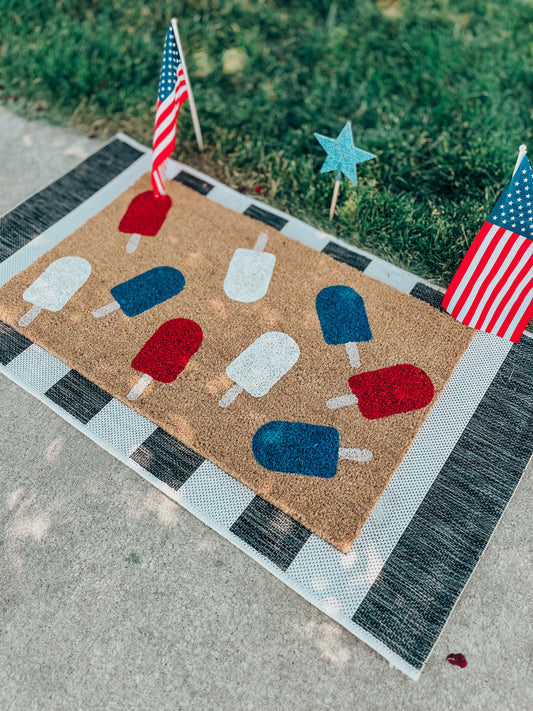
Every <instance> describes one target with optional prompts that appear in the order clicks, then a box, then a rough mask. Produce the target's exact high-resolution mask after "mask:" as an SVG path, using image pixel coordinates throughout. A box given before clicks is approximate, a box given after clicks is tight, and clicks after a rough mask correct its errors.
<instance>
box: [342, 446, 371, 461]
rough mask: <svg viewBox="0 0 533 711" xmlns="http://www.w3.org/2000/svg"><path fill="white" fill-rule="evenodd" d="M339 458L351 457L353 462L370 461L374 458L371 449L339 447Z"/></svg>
mask: <svg viewBox="0 0 533 711" xmlns="http://www.w3.org/2000/svg"><path fill="white" fill-rule="evenodd" d="M339 459H350V460H351V461H352V462H369V461H370V460H371V459H372V452H371V451H370V450H369V449H354V448H353V447H339Z"/></svg>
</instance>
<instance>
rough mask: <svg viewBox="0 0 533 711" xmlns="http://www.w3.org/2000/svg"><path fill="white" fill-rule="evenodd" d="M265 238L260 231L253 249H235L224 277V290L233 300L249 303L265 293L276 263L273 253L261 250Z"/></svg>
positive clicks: (265, 241) (260, 297)
mask: <svg viewBox="0 0 533 711" xmlns="http://www.w3.org/2000/svg"><path fill="white" fill-rule="evenodd" d="M267 240H268V235H267V234H266V233H265V232H262V233H261V234H260V235H259V237H258V238H257V242H256V243H255V247H254V248H253V249H241V248H239V249H236V250H235V252H234V254H233V257H232V258H231V262H230V265H229V267H228V271H227V273H226V278H225V279H224V292H225V294H226V296H228V297H229V298H230V299H232V300H233V301H240V302H242V303H245V304H249V303H251V302H252V301H258V300H259V299H262V298H263V296H265V294H266V293H267V291H268V287H269V284H270V279H271V278H272V272H273V271H274V265H275V263H276V255H275V254H271V253H270V252H263V249H264V248H265V245H266V243H267Z"/></svg>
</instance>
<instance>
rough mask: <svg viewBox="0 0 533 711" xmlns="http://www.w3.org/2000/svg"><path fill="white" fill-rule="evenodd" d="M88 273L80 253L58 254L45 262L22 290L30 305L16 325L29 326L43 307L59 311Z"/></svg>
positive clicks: (87, 264) (82, 283)
mask: <svg viewBox="0 0 533 711" xmlns="http://www.w3.org/2000/svg"><path fill="white" fill-rule="evenodd" d="M90 274H91V265H90V264H89V262H88V261H87V260H86V259H82V257H61V258H60V259H56V260H55V262H52V264H49V265H48V266H47V267H46V269H45V270H44V272H43V273H42V274H40V275H39V276H38V277H37V279H36V280H35V281H34V282H33V284H30V286H29V287H28V288H27V289H26V291H25V292H24V293H23V294H22V298H23V299H24V301H29V303H30V304H33V305H32V307H31V309H30V310H29V311H28V312H27V313H26V314H24V316H22V317H21V318H20V319H19V326H21V327H23V328H24V327H25V326H29V324H30V323H31V322H32V321H33V320H34V319H35V317H36V316H38V315H39V314H40V313H41V311H42V310H43V309H46V310H47V311H53V312H56V311H61V309H62V308H63V307H64V306H65V304H66V303H67V302H68V301H69V300H70V299H71V298H72V297H73V296H74V294H75V293H76V292H77V291H78V289H79V288H80V287H82V286H83V285H84V284H85V282H86V281H87V279H88V278H89V276H90Z"/></svg>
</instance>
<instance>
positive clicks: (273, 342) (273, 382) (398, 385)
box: [0, 176, 472, 551]
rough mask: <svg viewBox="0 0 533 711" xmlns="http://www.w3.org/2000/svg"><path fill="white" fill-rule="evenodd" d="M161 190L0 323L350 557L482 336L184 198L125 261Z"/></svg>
mask: <svg viewBox="0 0 533 711" xmlns="http://www.w3.org/2000/svg"><path fill="white" fill-rule="evenodd" d="M149 188H150V183H149V178H148V176H144V177H143V178H141V179H140V180H139V181H138V182H137V183H136V184H135V185H134V186H133V187H131V188H129V189H128V190H127V191H125V192H124V193H123V194H122V195H121V196H120V197H119V198H118V199H117V200H115V202H113V203H111V204H110V205H109V206H107V207H106V208H105V209H104V210H102V212H100V213H99V214H97V215H96V216H95V217H93V218H92V219H90V220H89V221H88V222H86V223H85V224H84V225H83V226H82V227H81V228H79V229H78V230H77V231H76V232H75V233H74V234H73V235H72V236H70V237H68V238H66V239H65V240H63V241H62V242H61V243H60V244H59V245H57V246H56V247H54V248H53V249H52V250H50V251H49V252H47V253H46V254H45V255H44V256H43V257H41V258H40V259H39V260H37V261H36V262H35V263H34V264H32V265H31V267H29V268H28V269H27V270H25V271H23V272H21V273H20V274H18V275H17V276H15V277H14V278H13V279H12V280H11V281H10V282H8V283H7V284H6V285H5V286H4V287H3V288H2V289H1V290H0V319H1V320H3V321H5V322H7V323H9V324H10V325H12V326H13V327H14V328H16V329H17V330H19V331H21V332H23V333H24V334H25V335H26V336H27V337H28V338H30V339H31V340H33V341H34V342H36V343H38V344H39V345H41V346H43V347H44V348H45V349H46V350H48V351H49V352H50V353H52V354H53V355H56V356H57V357H59V358H60V359H61V360H63V361H64V362H65V363H67V364H68V365H69V366H70V367H72V368H74V369H75V370H77V371H79V372H80V373H81V374H82V375H84V376H85V377H87V378H89V379H90V380H91V381H92V382H94V383H96V384H97V385H99V386H100V387H102V388H103V389H104V390H106V391H107V392H109V393H111V394H112V395H113V396H114V397H116V398H117V399H119V400H121V401H122V402H123V403H125V404H127V405H128V406H129V407H132V408H134V409H135V410H137V411H138V412H139V413H141V414H142V415H144V416H145V417H147V418H148V419H149V420H151V421H152V422H154V423H156V424H158V425H159V426H160V427H161V428H162V429H164V430H166V431H167V432H169V433H170V434H171V435H173V436H175V437H177V438H178V439H179V440H181V441H182V442H184V443H185V444H187V445H188V446H190V447H191V448H192V449H194V450H195V451H197V452H199V453H200V454H202V455H203V456H205V457H207V458H208V459H209V460H210V461H212V462H214V463H215V464H217V465H218V466H219V467H220V468H221V469H223V470H224V471H226V472H228V473H229V474H231V475H232V476H234V477H235V478H237V479H239V480H240V481H241V482H243V483H244V484H246V485H247V486H248V487H249V488H251V489H252V490H253V491H255V492H256V493H258V494H260V496H262V497H263V498H264V499H266V500H267V501H269V502H271V503H273V504H275V506H277V507H278V508H280V509H282V510H284V511H286V512H287V513H288V514H290V515H291V516H292V517H293V518H295V519H296V520H298V521H300V522H301V523H302V524H303V525H305V526H306V527H307V528H308V529H310V530H311V531H313V532H315V533H316V534H317V535H319V536H320V537H322V538H324V539H325V540H327V541H328V542H330V543H331V544H332V545H334V546H336V547H337V548H339V549H340V550H342V551H347V550H348V549H349V548H350V546H351V544H352V543H353V541H354V539H355V538H356V537H357V536H358V534H359V532H360V530H361V528H362V526H363V524H364V522H365V521H366V519H367V518H368V515H369V513H370V512H371V510H372V508H373V507H374V505H375V503H376V501H377V500H378V498H379V496H380V494H381V493H382V492H383V490H384V489H385V487H386V485H387V483H388V481H389V479H390V477H391V476H392V474H393V473H394V471H395V470H396V469H397V467H398V465H399V464H400V462H401V460H402V458H403V456H404V455H405V453H406V451H407V449H408V448H409V446H410V444H411V443H412V441H413V439H414V438H415V436H416V434H417V432H418V431H419V429H420V427H421V426H422V424H423V423H424V421H425V419H426V418H427V415H428V414H429V411H430V409H431V407H432V406H433V405H434V404H435V402H436V401H437V399H438V397H439V395H440V393H441V392H442V389H443V387H444V385H445V384H446V382H447V381H448V379H449V378H450V375H451V373H452V372H453V369H454V367H455V365H456V364H457V362H458V360H459V358H460V357H461V355H462V354H463V353H464V351H465V349H466V348H467V346H468V344H469V342H470V340H471V335H472V331H471V330H470V329H468V328H466V327H465V326H463V325H461V324H459V323H457V322H455V321H454V320H453V319H451V318H450V317H449V316H448V315H447V314H444V313H440V312H439V311H437V310H436V309H434V308H432V307H430V306H429V305H428V304H426V303H423V302H421V301H419V300H417V299H414V298H413V297H410V296H409V295H406V294H403V293H400V292H398V291H396V290H395V289H393V288H392V287H390V286H387V285H385V284H383V283H380V282H378V281H375V280H373V279H371V278H369V277H367V276H365V275H363V274H362V273H359V272H357V271H356V270H354V269H352V268H350V267H349V266H347V265H344V264H341V263H339V262H336V261H334V260H333V259H331V258H330V257H329V256H327V255H324V254H320V253H317V252H315V251H313V250H311V249H309V248H307V247H305V246H303V245H301V244H299V243H296V242H294V241H292V240H290V239H288V238H287V237H285V236H284V235H283V234H281V233H279V232H277V231H276V230H274V229H270V228H268V230H267V231H266V232H265V228H264V226H261V225H260V224H259V223H258V222H256V221H255V220H252V219H250V218H249V217H247V216H245V215H241V214H237V213H235V212H233V211H231V210H228V209H227V208H225V207H222V206H221V205H219V204H216V203H214V202H211V201H208V200H206V199H205V198H203V197H202V196H201V195H199V194H197V193H195V192H194V191H191V190H189V189H188V188H186V187H184V186H182V185H179V184H177V183H170V184H169V190H168V196H169V200H170V201H171V205H170V207H169V209H168V212H167V213H166V216H165V218H164V220H161V219H159V218H158V229H157V230H153V232H155V234H150V230H148V229H146V216H144V215H142V214H141V215H140V216H139V221H140V222H139V224H140V223H142V226H141V227H142V229H141V228H139V230H138V232H139V234H142V235H143V236H142V238H141V239H140V241H139V243H138V246H137V248H136V249H135V250H134V251H131V252H127V251H126V250H125V243H127V240H128V236H127V234H135V233H136V232H137V229H136V225H135V224H134V222H135V220H134V217H135V215H134V214H133V213H134V212H135V211H131V210H130V211H129V213H128V208H129V206H130V205H131V203H132V201H133V200H134V199H135V198H136V196H139V195H142V194H143V192H146V191H147V190H149ZM141 212H142V211H141ZM125 214H129V215H130V217H129V218H128V219H129V220H130V222H129V224H128V229H127V234H126V235H124V233H123V231H121V229H122V228H123V227H124V224H123V222H122V220H123V218H124V215H125ZM121 224H122V228H121V227H120V225H121ZM28 314H29V315H28Z"/></svg>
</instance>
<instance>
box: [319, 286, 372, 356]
mask: <svg viewBox="0 0 533 711" xmlns="http://www.w3.org/2000/svg"><path fill="white" fill-rule="evenodd" d="M316 311H317V314H318V319H319V321H320V327H321V329H322V335H323V336H324V340H325V341H326V343H328V344H329V345H335V346H336V345H340V344H343V345H345V347H346V352H347V353H348V357H349V358H350V363H351V365H352V366H353V367H354V368H359V367H360V366H361V360H360V358H359V351H358V348H357V343H362V342H365V341H369V340H370V339H371V338H372V331H371V330H370V324H369V323H368V318H367V315H366V309H365V303H364V301H363V297H362V296H360V295H359V294H358V293H357V292H356V291H355V289H352V288H351V287H349V286H340V285H339V286H327V287H326V288H325V289H322V291H320V292H319V293H318V294H317V297H316Z"/></svg>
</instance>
